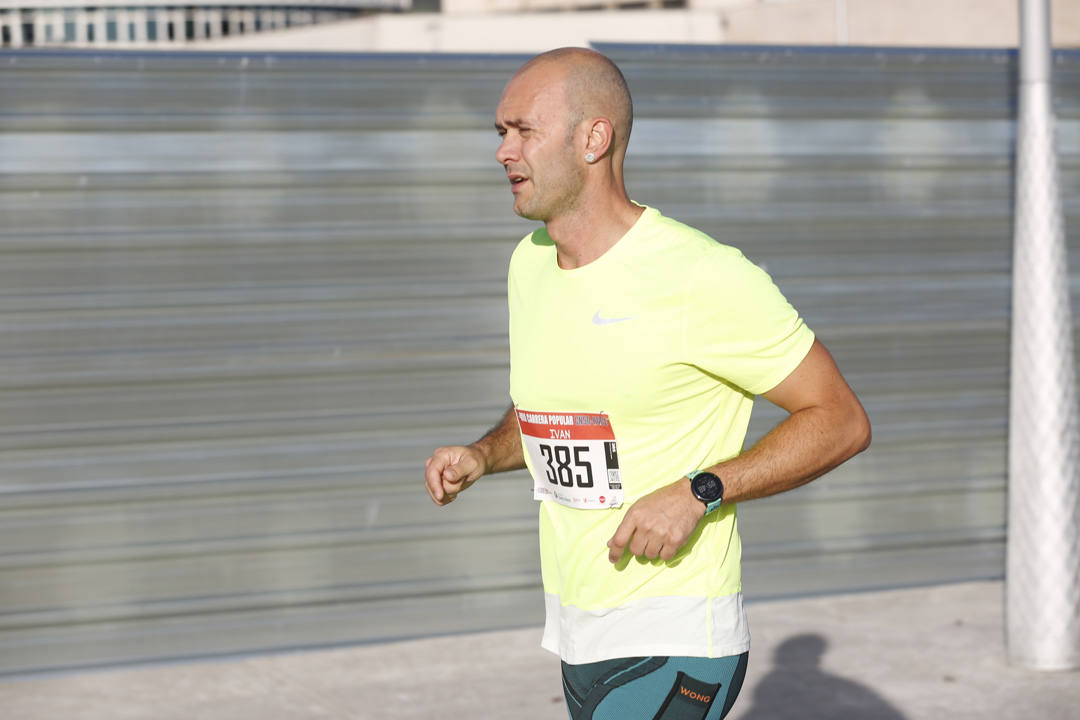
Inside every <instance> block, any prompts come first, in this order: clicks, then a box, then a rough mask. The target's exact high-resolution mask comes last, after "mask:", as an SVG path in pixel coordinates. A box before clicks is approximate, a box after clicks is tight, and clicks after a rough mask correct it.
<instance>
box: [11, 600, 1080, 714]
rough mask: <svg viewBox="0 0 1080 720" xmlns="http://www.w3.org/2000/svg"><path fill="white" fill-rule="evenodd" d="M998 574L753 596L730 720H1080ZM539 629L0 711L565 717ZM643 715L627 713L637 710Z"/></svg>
mask: <svg viewBox="0 0 1080 720" xmlns="http://www.w3.org/2000/svg"><path fill="white" fill-rule="evenodd" d="M1002 599H1003V587H1002V584H1001V583H999V582H981V583H963V584H956V585H943V586H937V587H930V588H919V589H909V590H895V591H889V592H879V593H865V594H856V595H839V596H828V597H819V598H811V599H800V600H787V601H778V602H768V603H757V604H753V603H751V604H750V605H749V608H748V611H749V614H750V627H751V632H752V633H753V643H754V645H753V649H752V650H751V655H750V670H749V673H748V675H747V680H746V684H745V685H744V686H743V691H742V694H741V696H740V697H739V701H738V702H737V703H736V705H735V709H734V711H733V712H732V714H731V715H730V716H729V717H730V718H732V720H787V719H789V718H790V719H792V720H794V719H795V718H798V719H799V720H819V719H820V720H825V719H826V718H828V719H829V720H845V719H847V718H853V719H858V720H897V719H903V720H942V719H943V718H944V719H947V720H967V719H968V718H970V719H972V720H974V719H976V718H978V720H988V719H989V720H1013V719H1017V720H1019V719H1023V720H1029V719H1035V718H1037V719H1038V720H1077V719H1080V672H1049V673H1047V672H1033V671H1028V670H1021V669H1017V668H1014V667H1010V666H1009V665H1008V664H1007V662H1006V659H1005V648H1004V639H1003V630H1002ZM539 636H540V633H539V630H538V629H536V628H530V629H525V630H513V631H507V632H491V633H479V634H470V635H459V636H451V637H438V638H430V639H424V640H413V641H407V642H399V643H390V644H384V645H367V646H360V647H353V648H347V649H337V650H327V651H315V652H303V653H290V654H282V655H272V656H264V657H251V658H242V659H235V660H223V661H214V662H193V663H184V664H173V665H158V666H148V667H134V668H123V669H113V670H103V671H95V672H85V673H80V674H72V675H59V676H44V677H36V678H16V679H11V680H7V681H3V682H0V718H3V720H61V719H64V720H106V719H108V720H134V719H139V720H143V719H150V720H181V719H182V720H286V719H289V720H292V719H308V718H348V719H364V720H367V719H368V718H370V719H371V720H376V719H377V720H398V719H401V720H405V719H409V720H411V719H413V718H417V719H418V718H425V719H427V718H454V719H455V720H465V719H466V718H470V719H471V718H513V719H514V720H565V718H566V711H565V709H564V706H563V700H562V696H561V691H560V681H559V671H558V667H559V665H558V662H557V660H556V658H555V657H554V656H553V655H550V654H548V653H547V652H545V651H543V650H541V649H540V648H539V647H538V642H539ZM628 720H630V719H628Z"/></svg>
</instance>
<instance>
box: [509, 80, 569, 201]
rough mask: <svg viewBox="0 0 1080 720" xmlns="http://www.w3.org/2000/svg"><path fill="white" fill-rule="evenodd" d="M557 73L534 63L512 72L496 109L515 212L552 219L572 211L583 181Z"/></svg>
mask: <svg viewBox="0 0 1080 720" xmlns="http://www.w3.org/2000/svg"><path fill="white" fill-rule="evenodd" d="M568 117H569V112H568V108H567V107H566V98H565V92H564V91H563V86H562V82H561V79H560V77H559V73H558V72H557V70H556V69H555V68H553V67H545V66H540V67H534V68H529V69H527V70H525V71H524V72H521V73H519V74H518V75H516V76H514V78H513V79H512V80H511V81H510V83H509V84H508V85H507V86H506V90H505V91H503V96H502V100H500V101H499V107H498V108H497V109H496V110H495V127H496V129H497V130H498V131H499V135H500V136H501V137H502V142H500V143H499V149H498V150H496V151H495V160H496V161H498V163H499V164H500V165H502V166H503V167H504V168H505V169H506V176H507V178H508V179H509V180H510V191H511V192H512V193H513V194H514V212H516V213H517V214H518V215H520V216H522V217H524V218H528V219H529V220H539V221H542V222H549V221H550V220H552V219H553V218H555V217H557V216H558V215H560V214H561V213H564V212H566V211H567V210H572V209H573V208H574V207H575V206H576V203H577V200H578V196H579V195H580V193H581V188H582V185H583V184H584V178H585V173H584V171H583V168H582V166H581V165H580V164H579V163H578V162H577V158H576V156H575V152H574V144H573V137H572V135H571V128H570V127H569V120H568Z"/></svg>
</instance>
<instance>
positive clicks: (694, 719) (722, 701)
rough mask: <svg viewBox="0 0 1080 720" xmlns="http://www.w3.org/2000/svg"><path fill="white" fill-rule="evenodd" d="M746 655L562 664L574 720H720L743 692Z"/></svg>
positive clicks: (565, 690) (622, 659)
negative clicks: (740, 691) (740, 692)
mask: <svg viewBox="0 0 1080 720" xmlns="http://www.w3.org/2000/svg"><path fill="white" fill-rule="evenodd" d="M748 655H749V654H748V653H743V654H742V655H731V656H729V657H722V658H699V657H638V658H619V659H616V660H603V661H601V662H595V663H585V664H582V665H568V664H567V663H565V662H564V663H563V664H562V677H563V694H564V695H565V697H566V707H567V710H569V712H570V720H720V718H722V717H724V716H726V715H727V714H728V711H730V710H731V706H732V705H734V704H735V698H736V697H738V695H739V690H740V689H742V683H743V678H744V677H745V675H746V662H747V658H748Z"/></svg>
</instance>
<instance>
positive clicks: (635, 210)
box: [546, 195, 644, 270]
mask: <svg viewBox="0 0 1080 720" xmlns="http://www.w3.org/2000/svg"><path fill="white" fill-rule="evenodd" d="M643 211H644V208H642V207H641V206H640V205H635V204H634V203H632V202H630V200H628V199H627V198H626V197H625V196H622V197H619V196H614V195H607V196H606V197H605V198H601V199H598V200H597V201H594V202H584V203H582V204H581V205H580V207H579V208H578V209H576V210H575V211H571V212H567V213H565V214H563V215H560V216H559V217H557V218H552V219H551V220H549V221H548V222H547V223H546V227H547V233H548V237H550V238H551V240H552V242H554V243H555V248H556V250H557V251H558V256H559V267H561V268H562V269H564V270H573V269H574V268H579V267H582V266H583V265H588V264H589V263H591V262H593V261H594V260H596V259H597V258H599V257H600V256H601V255H603V254H604V253H606V252H607V251H608V250H610V249H611V248H612V247H614V246H615V243H617V242H619V240H620V239H622V237H623V235H625V234H626V232H627V231H628V230H629V229H630V228H631V227H633V225H634V223H635V222H637V219H638V218H639V217H641V213H642V212H643Z"/></svg>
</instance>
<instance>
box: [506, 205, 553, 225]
mask: <svg viewBox="0 0 1080 720" xmlns="http://www.w3.org/2000/svg"><path fill="white" fill-rule="evenodd" d="M514 213H515V214H516V215H518V216H520V217H523V218H525V219H526V220H535V221H536V222H546V220H547V216H546V215H545V214H544V213H542V212H540V211H539V210H537V209H536V208H531V207H529V206H527V205H521V204H520V203H514Z"/></svg>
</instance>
